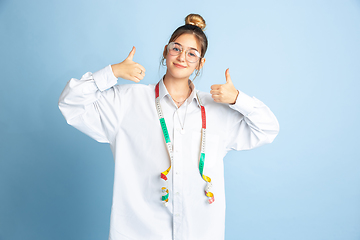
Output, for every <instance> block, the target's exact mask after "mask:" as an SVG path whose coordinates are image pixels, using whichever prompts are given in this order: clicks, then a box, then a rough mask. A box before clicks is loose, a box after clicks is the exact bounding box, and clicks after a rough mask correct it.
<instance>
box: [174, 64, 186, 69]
mask: <svg viewBox="0 0 360 240" xmlns="http://www.w3.org/2000/svg"><path fill="white" fill-rule="evenodd" d="M174 65H175V67H177V68H186V66H183V65H181V64H178V63H174Z"/></svg>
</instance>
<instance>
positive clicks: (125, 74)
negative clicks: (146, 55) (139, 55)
mask: <svg viewBox="0 0 360 240" xmlns="http://www.w3.org/2000/svg"><path fill="white" fill-rule="evenodd" d="M135 51H136V49H135V47H133V48H132V50H131V52H130V53H129V56H128V57H127V58H126V59H125V60H124V61H122V62H121V63H117V64H113V65H111V68H112V71H113V73H114V76H115V77H117V78H123V79H126V80H131V81H134V82H140V80H142V79H143V78H144V77H145V68H144V67H143V66H141V65H140V64H139V63H136V62H134V61H133V57H134V55H135Z"/></svg>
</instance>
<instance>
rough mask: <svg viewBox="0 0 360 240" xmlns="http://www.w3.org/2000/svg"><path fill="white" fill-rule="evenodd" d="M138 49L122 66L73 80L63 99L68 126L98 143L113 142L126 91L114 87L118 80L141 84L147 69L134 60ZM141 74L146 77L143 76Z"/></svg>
mask: <svg viewBox="0 0 360 240" xmlns="http://www.w3.org/2000/svg"><path fill="white" fill-rule="evenodd" d="M134 54H135V48H133V49H132V51H131V52H130V54H129V56H128V57H127V58H126V59H125V60H124V61H123V62H121V63H118V64H114V65H112V66H110V65H109V66H107V67H105V68H104V69H101V70H100V71H97V72H95V73H90V72H88V73H86V74H84V75H83V76H82V78H81V79H79V80H78V79H75V78H72V79H71V80H70V81H69V82H68V83H67V85H66V86H65V88H64V90H63V92H62V93H61V96H60V99H59V108H60V111H61V112H62V114H63V115H64V117H65V119H66V121H67V122H68V124H70V125H72V126H73V127H75V128H77V129H79V130H80V131H82V132H84V133H85V134H87V135H89V136H90V137H92V138H94V139H95V140H96V141H98V142H107V143H108V142H110V141H111V140H112V139H113V137H114V134H115V131H116V129H117V126H118V123H119V121H120V119H121V117H122V113H123V112H124V104H123V102H124V100H123V97H122V96H123V95H124V92H122V90H121V89H120V88H115V87H113V86H114V85H115V84H116V83H117V78H118V77H121V78H124V79H127V80H132V81H135V82H139V81H140V80H141V79H143V77H144V76H145V74H144V72H145V69H144V67H142V66H141V65H140V64H138V63H135V62H133V61H132V58H133V56H134ZM140 72H141V73H142V74H140Z"/></svg>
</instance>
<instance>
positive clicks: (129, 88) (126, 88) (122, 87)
mask: <svg viewBox="0 0 360 240" xmlns="http://www.w3.org/2000/svg"><path fill="white" fill-rule="evenodd" d="M114 89H115V91H117V92H119V93H129V94H144V93H150V92H154V89H155V85H154V84H148V85H145V84H141V83H128V84H118V85H115V86H114Z"/></svg>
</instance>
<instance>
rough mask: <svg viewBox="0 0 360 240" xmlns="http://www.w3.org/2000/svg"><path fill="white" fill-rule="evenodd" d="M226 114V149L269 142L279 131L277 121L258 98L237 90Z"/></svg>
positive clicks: (252, 146)
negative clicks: (233, 102)
mask: <svg viewBox="0 0 360 240" xmlns="http://www.w3.org/2000/svg"><path fill="white" fill-rule="evenodd" d="M229 107H230V108H231V111H229V116H228V131H227V136H228V137H227V143H226V150H227V151H230V150H248V149H252V148H256V147H259V146H262V145H264V144H266V143H271V142H272V141H273V140H274V139H275V137H276V136H277V134H278V132H279V123H278V121H277V119H276V117H275V115H274V114H273V113H272V112H271V110H270V109H269V108H268V107H267V106H266V105H265V104H264V103H262V102H261V101H260V100H258V99H256V98H255V97H250V96H248V95H246V94H245V93H243V92H241V91H239V95H238V98H237V100H236V102H235V104H233V105H229Z"/></svg>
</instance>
